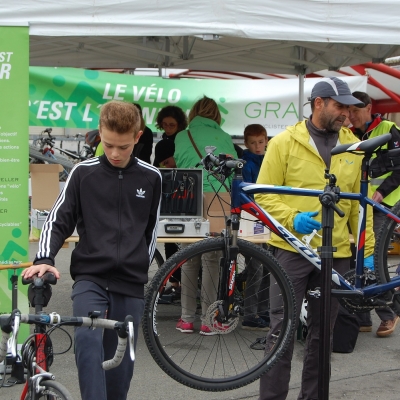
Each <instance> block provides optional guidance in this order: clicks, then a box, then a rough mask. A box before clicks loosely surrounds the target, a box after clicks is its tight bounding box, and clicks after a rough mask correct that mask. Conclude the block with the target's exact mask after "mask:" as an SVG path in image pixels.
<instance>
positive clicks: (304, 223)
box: [293, 211, 321, 233]
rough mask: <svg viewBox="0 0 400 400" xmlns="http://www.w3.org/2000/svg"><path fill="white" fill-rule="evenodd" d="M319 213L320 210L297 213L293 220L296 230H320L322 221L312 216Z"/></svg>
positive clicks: (306, 231)
mask: <svg viewBox="0 0 400 400" xmlns="http://www.w3.org/2000/svg"><path fill="white" fill-rule="evenodd" d="M317 215H318V211H313V212H311V211H310V212H302V213H299V214H297V215H296V216H295V217H294V221H293V228H294V230H295V231H296V232H298V233H311V232H312V231H313V230H314V229H316V230H317V231H319V230H320V229H321V223H320V222H318V221H316V220H315V219H312V218H311V217H316V216H317Z"/></svg>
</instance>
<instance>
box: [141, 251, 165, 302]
mask: <svg viewBox="0 0 400 400" xmlns="http://www.w3.org/2000/svg"><path fill="white" fill-rule="evenodd" d="M163 264H164V258H163V256H162V255H161V253H160V252H159V251H158V249H156V250H155V251H154V257H153V260H152V262H151V264H150V267H149V272H148V277H149V278H148V279H149V281H148V283H147V284H146V285H145V286H144V293H145V295H146V293H147V290H148V287H149V285H150V282H151V280H152V279H153V277H154V275H155V274H156V273H157V271H158V270H159V269H160V268H161V266H162V265H163Z"/></svg>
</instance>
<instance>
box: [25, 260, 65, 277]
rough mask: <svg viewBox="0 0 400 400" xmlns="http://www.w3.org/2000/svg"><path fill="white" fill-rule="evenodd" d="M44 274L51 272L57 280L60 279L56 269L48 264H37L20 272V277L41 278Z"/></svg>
mask: <svg viewBox="0 0 400 400" xmlns="http://www.w3.org/2000/svg"><path fill="white" fill-rule="evenodd" d="M46 272H52V273H53V274H54V275H55V277H56V278H57V279H60V272H59V271H58V269H57V268H56V267H53V266H52V265H48V264H37V265H32V266H31V267H29V268H27V269H25V270H23V271H22V274H21V275H22V277H24V278H25V279H28V278H32V276H33V275H36V274H37V275H38V276H39V277H41V276H43V275H44V273H46Z"/></svg>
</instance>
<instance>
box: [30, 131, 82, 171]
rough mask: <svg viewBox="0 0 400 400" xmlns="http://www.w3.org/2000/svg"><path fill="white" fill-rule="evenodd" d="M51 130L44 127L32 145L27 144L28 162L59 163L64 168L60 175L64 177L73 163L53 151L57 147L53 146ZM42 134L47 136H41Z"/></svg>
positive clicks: (53, 139) (53, 140)
mask: <svg viewBox="0 0 400 400" xmlns="http://www.w3.org/2000/svg"><path fill="white" fill-rule="evenodd" d="M51 132H52V128H46V129H45V130H44V131H43V132H41V134H40V137H39V138H37V139H35V140H34V141H33V144H32V145H29V163H30V164H43V163H48V164H61V165H62V166H63V168H64V171H63V172H62V175H63V176H61V177H62V178H66V177H67V176H68V174H69V172H70V171H71V169H72V168H73V167H74V165H75V164H74V163H73V162H72V161H71V160H70V159H69V158H67V157H64V156H62V155H61V154H57V155H56V154H55V153H54V149H58V148H56V147H55V138H54V136H52V135H51ZM44 134H47V136H43V135H44ZM61 150H62V149H61Z"/></svg>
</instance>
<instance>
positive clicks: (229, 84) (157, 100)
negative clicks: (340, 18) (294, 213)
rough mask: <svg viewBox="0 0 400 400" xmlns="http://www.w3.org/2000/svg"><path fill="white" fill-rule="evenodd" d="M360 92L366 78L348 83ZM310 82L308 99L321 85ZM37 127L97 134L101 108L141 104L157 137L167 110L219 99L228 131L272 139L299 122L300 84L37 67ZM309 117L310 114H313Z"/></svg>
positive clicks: (33, 91)
mask: <svg viewBox="0 0 400 400" xmlns="http://www.w3.org/2000/svg"><path fill="white" fill-rule="evenodd" d="M344 80H346V81H347V82H348V84H349V86H350V87H351V89H352V90H353V91H354V90H365V89H366V82H367V81H366V77H346V78H344ZM316 81H317V80H316V79H315V78H310V79H307V80H306V81H305V82H304V95H305V97H304V98H305V99H306V98H307V96H309V95H310V93H311V89H312V87H313V86H314V84H315V83H316ZM29 83H30V86H29V99H30V101H29V124H30V125H31V126H46V127H51V126H55V127H66V128H83V129H86V130H90V129H95V128H97V126H98V120H99V108H100V107H101V105H102V104H104V103H106V102H107V101H109V100H111V99H115V100H123V101H129V102H133V103H139V104H140V105H141V106H142V109H143V117H144V119H145V121H146V125H147V126H149V127H150V128H151V129H152V131H153V132H156V131H157V128H156V126H155V121H156V117H157V114H158V112H159V110H160V109H161V108H163V107H165V106H167V105H176V106H179V107H181V108H182V109H183V110H184V111H185V112H186V113H188V112H189V110H190V108H191V107H192V106H193V104H194V103H195V101H196V100H198V99H199V98H201V97H202V96H204V95H206V96H208V97H211V98H213V99H214V100H215V101H216V102H217V104H218V107H219V110H220V112H221V115H222V124H221V125H222V128H223V129H224V130H225V131H226V132H228V133H229V134H230V135H235V136H242V135H243V131H244V128H245V126H247V125H248V124H255V123H257V124H262V125H264V127H265V128H266V130H267V132H268V135H269V136H274V135H276V134H277V133H279V132H281V131H282V130H284V129H285V128H286V126H288V125H293V124H295V123H296V122H297V121H298V119H299V113H298V101H299V93H298V90H299V89H298V88H299V82H298V80H297V79H258V80H218V79H164V78H160V77H150V76H135V75H128V74H116V73H111V72H100V71H92V70H83V69H74V68H50V67H31V68H30V80H29ZM305 112H306V114H304V115H306V116H308V115H309V114H310V110H309V109H307V110H306V111H305Z"/></svg>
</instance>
